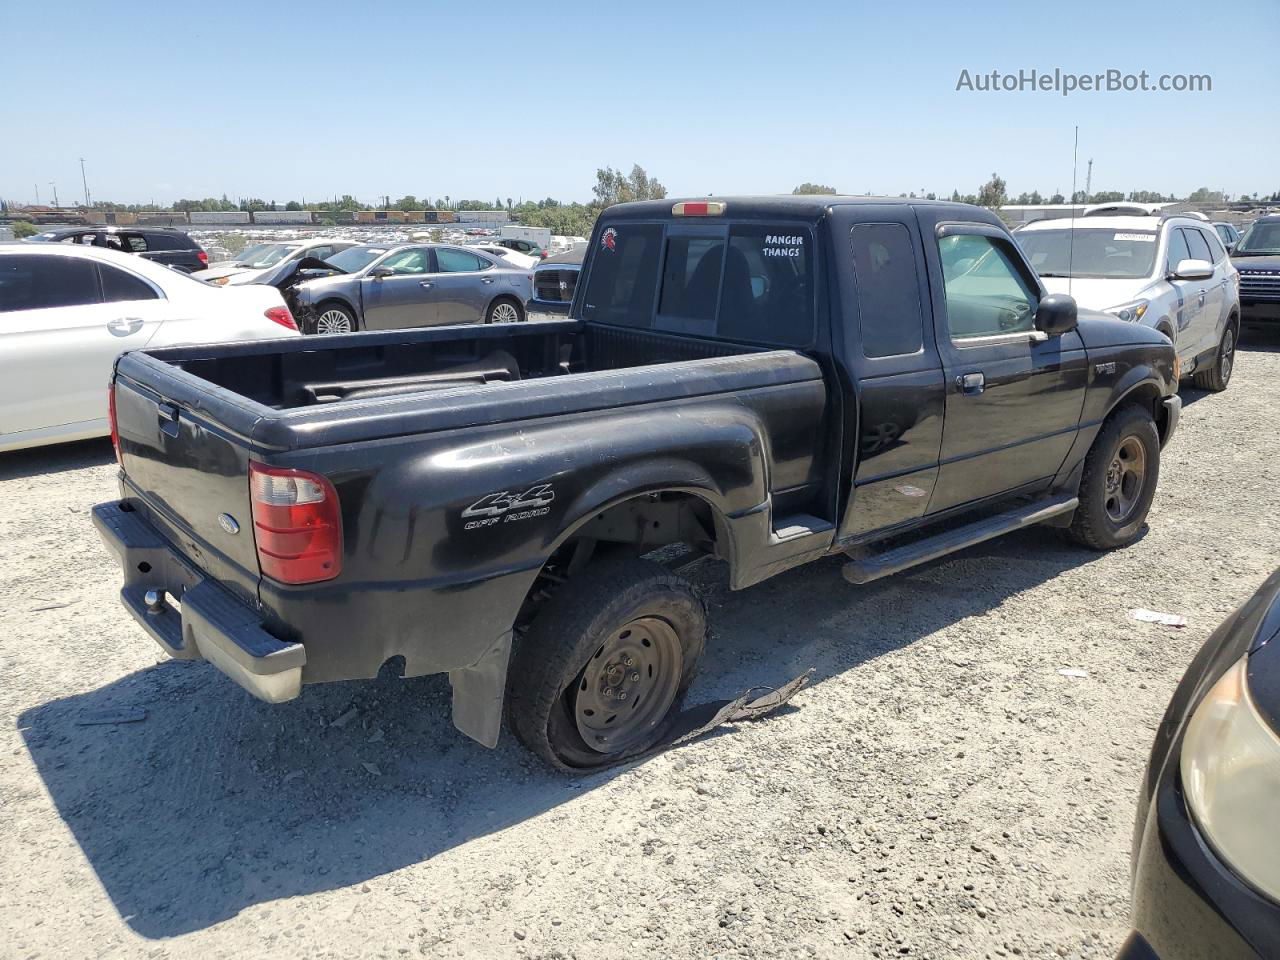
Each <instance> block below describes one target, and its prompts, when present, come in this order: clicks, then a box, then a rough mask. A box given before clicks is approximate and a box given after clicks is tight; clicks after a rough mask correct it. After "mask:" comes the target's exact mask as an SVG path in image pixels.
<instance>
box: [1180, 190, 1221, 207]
mask: <svg viewBox="0 0 1280 960" xmlns="http://www.w3.org/2000/svg"><path fill="white" fill-rule="evenodd" d="M1187 199H1188V200H1189V201H1190V202H1192V203H1221V202H1222V191H1221V190H1210V189H1209V188H1208V187H1200V188H1198V189H1196V190H1193V191H1191V196H1189V197H1187Z"/></svg>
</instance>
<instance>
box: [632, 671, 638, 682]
mask: <svg viewBox="0 0 1280 960" xmlns="http://www.w3.org/2000/svg"><path fill="white" fill-rule="evenodd" d="M639 681H640V674H638V673H633V674H632V675H631V682H632V683H638V682H639Z"/></svg>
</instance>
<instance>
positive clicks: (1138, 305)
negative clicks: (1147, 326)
mask: <svg viewBox="0 0 1280 960" xmlns="http://www.w3.org/2000/svg"><path fill="white" fill-rule="evenodd" d="M1150 302H1151V301H1149V300H1134V301H1133V302H1132V303H1122V304H1120V306H1118V307H1107V309H1106V310H1104V311H1103V313H1109V314H1111V315H1112V316H1114V317H1118V318H1119V319H1121V320H1125V321H1127V322H1129V323H1137V322H1138V321H1139V320H1141V319H1142V315H1143V314H1144V313H1146V312H1147V305H1148V304H1149V303H1150Z"/></svg>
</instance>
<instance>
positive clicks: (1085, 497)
mask: <svg viewBox="0 0 1280 960" xmlns="http://www.w3.org/2000/svg"><path fill="white" fill-rule="evenodd" d="M1135 460H1136V461H1140V462H1139V463H1137V464H1136V469H1137V471H1138V473H1137V476H1136V478H1135V476H1134V470H1135ZM1117 475H1118V479H1117ZM1159 479H1160V435H1159V433H1158V432H1157V431H1156V424H1155V420H1153V419H1152V417H1151V413H1150V411H1148V410H1144V409H1143V408H1142V407H1140V406H1137V405H1136V404H1126V405H1125V406H1123V407H1121V408H1120V409H1118V410H1116V411H1115V412H1114V413H1113V414H1111V416H1110V417H1108V418H1107V420H1106V422H1105V423H1103V425H1102V429H1101V430H1100V431H1099V432H1098V436H1097V438H1096V439H1095V440H1094V441H1093V446H1092V447H1090V448H1089V453H1088V454H1087V455H1086V456H1085V461H1084V474H1083V475H1082V476H1081V478H1080V493H1079V497H1080V506H1079V507H1077V508H1076V512H1075V516H1074V518H1073V519H1072V521H1071V526H1070V528H1068V530H1067V536H1068V537H1070V538H1071V539H1072V540H1074V541H1075V542H1076V543H1079V544H1083V545H1084V546H1086V547H1090V548H1091V549H1094V550H1114V549H1116V548H1117V547H1127V546H1128V545H1129V544H1131V543H1133V541H1134V540H1136V539H1137V538H1138V534H1139V532H1140V531H1141V530H1142V525H1143V524H1144V523H1145V522H1146V520H1147V513H1148V511H1150V509H1151V501H1152V499H1153V498H1154V497H1155V492H1156V483H1157V482H1158V481H1159ZM1130 483H1133V484H1136V485H1135V486H1132V487H1129V486H1127V485H1128V484H1130Z"/></svg>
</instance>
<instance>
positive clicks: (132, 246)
mask: <svg viewBox="0 0 1280 960" xmlns="http://www.w3.org/2000/svg"><path fill="white" fill-rule="evenodd" d="M120 241H121V242H122V243H123V244H124V251H125V253H146V252H147V241H146V238H145V237H143V236H142V234H140V233H122V234H120Z"/></svg>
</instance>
